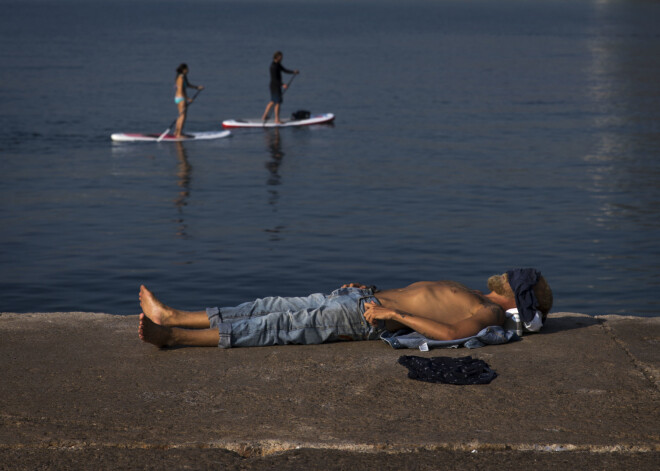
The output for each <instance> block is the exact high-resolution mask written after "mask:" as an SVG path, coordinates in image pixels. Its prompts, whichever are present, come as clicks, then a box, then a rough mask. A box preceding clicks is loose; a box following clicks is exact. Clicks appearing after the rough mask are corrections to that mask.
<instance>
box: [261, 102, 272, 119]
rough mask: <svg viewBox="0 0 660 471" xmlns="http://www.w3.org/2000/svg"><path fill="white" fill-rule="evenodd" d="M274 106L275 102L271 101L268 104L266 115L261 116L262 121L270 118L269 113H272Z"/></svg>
mask: <svg viewBox="0 0 660 471" xmlns="http://www.w3.org/2000/svg"><path fill="white" fill-rule="evenodd" d="M272 107H273V102H272V101H269V102H268V104H267V105H266V111H264V115H263V116H262V117H261V120H262V121H266V120H267V119H268V113H270V109H271V108H272Z"/></svg>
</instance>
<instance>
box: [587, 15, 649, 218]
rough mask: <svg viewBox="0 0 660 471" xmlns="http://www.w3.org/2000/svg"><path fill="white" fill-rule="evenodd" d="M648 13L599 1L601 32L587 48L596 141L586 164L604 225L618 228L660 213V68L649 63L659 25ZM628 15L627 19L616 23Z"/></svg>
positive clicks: (598, 30)
mask: <svg viewBox="0 0 660 471" xmlns="http://www.w3.org/2000/svg"><path fill="white" fill-rule="evenodd" d="M643 12H644V8H641V9H640V8H639V5H638V4H636V2H631V3H625V2H624V3H620V2H614V3H609V2H599V3H598V4H597V5H596V14H597V16H598V18H599V21H598V22H596V23H595V24H596V25H598V26H597V28H596V29H595V30H594V31H592V34H591V38H590V40H589V42H588V47H589V49H590V52H591V56H592V61H591V64H590V66H589V69H588V73H589V75H590V80H589V83H590V89H589V92H590V93H589V95H590V98H591V100H592V102H593V104H594V107H595V111H596V112H595V114H594V121H593V126H594V128H595V130H596V139H597V140H596V142H595V145H594V147H593V148H592V149H591V150H590V152H589V153H588V154H587V155H586V156H585V161H586V162H588V163H589V164H590V166H589V168H588V172H589V176H590V178H591V191H592V192H593V193H594V195H595V197H596V198H598V200H599V205H600V211H601V214H600V216H598V217H597V221H598V223H599V224H601V225H605V226H606V227H608V228H616V227H619V226H620V225H621V224H622V219H628V220H629V221H631V222H634V223H635V224H636V226H637V227H643V226H645V225H648V218H649V216H653V215H657V209H658V208H657V200H658V187H659V186H660V171H659V170H658V166H657V163H656V162H657V159H656V152H657V148H658V145H659V141H660V138H659V135H658V133H657V123H658V122H659V121H660V113H659V108H658V98H657V97H658V94H657V87H656V84H657V79H658V78H659V77H660V63H658V61H653V60H649V59H650V58H651V57H657V56H658V54H660V43H658V41H657V31H656V28H657V26H656V25H655V24H654V23H653V22H652V21H649V20H647V19H645V18H644V13H643ZM622 15H623V17H624V18H628V21H619V22H613V21H609V20H610V18H611V17H621V16H622ZM614 26H616V29H613V28H614ZM653 219H654V220H655V221H656V222H655V223H652V225H655V227H657V218H653Z"/></svg>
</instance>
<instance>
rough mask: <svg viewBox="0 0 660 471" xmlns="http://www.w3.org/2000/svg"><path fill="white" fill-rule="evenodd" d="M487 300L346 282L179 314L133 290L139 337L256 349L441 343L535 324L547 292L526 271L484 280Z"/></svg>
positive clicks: (455, 290) (454, 286)
mask: <svg viewBox="0 0 660 471" xmlns="http://www.w3.org/2000/svg"><path fill="white" fill-rule="evenodd" d="M487 285H488V288H489V289H490V290H491V292H490V293H489V294H487V295H484V294H482V293H481V292H479V291H476V290H472V289H469V288H468V287H467V286H464V285H462V284H460V283H457V282H454V281H420V282H417V283H413V284H411V285H409V286H406V287H405V288H400V289H391V290H384V291H379V290H377V289H376V288H375V287H368V286H365V285H363V284H360V283H349V284H346V285H344V286H342V287H341V288H339V289H337V290H335V291H333V292H332V293H331V294H330V295H325V294H321V293H317V294H312V295H310V296H307V297H300V298H282V297H269V298H262V299H257V300H255V301H252V302H247V303H243V304H240V305H239V306H236V307H226V308H225V307H223V308H217V307H214V308H207V309H206V310H204V311H183V310H179V309H174V308H171V307H168V306H166V305H165V304H163V303H162V302H160V301H159V300H158V299H157V298H156V297H155V296H154V295H153V293H152V292H151V291H149V290H148V289H147V288H146V287H144V286H141V287H140V306H141V308H142V314H140V324H139V328H138V333H139V337H140V339H142V340H143V341H145V342H149V343H151V344H154V345H156V346H158V347H171V346H175V345H188V346H197V347H221V348H231V347H257V346H267V345H283V344H304V345H311V344H320V343H324V342H334V341H341V340H373V339H377V338H379V337H380V335H381V334H382V333H384V332H385V331H389V332H397V331H399V330H400V329H402V328H408V329H412V330H414V331H416V332H418V333H419V334H421V335H422V336H424V337H426V338H428V339H433V340H440V341H443V340H444V341H450V340H456V339H465V338H468V337H471V336H475V335H477V333H479V332H480V331H482V329H485V328H487V327H491V326H502V325H503V324H504V323H505V321H506V315H505V311H506V310H508V309H512V308H516V307H517V308H518V310H519V312H520V313H521V317H523V318H524V319H526V313H527V312H528V311H529V312H531V313H532V315H533V316H534V318H536V317H538V318H539V319H538V320H539V322H542V321H544V320H545V317H546V315H547V314H548V312H549V311H550V308H551V307H552V290H551V289H550V286H549V285H548V283H547V282H546V280H545V278H543V276H541V273H540V272H538V271H537V270H534V269H532V268H525V269H516V270H510V271H508V272H506V273H504V274H502V275H495V276H491V277H490V278H489V279H488V283H487Z"/></svg>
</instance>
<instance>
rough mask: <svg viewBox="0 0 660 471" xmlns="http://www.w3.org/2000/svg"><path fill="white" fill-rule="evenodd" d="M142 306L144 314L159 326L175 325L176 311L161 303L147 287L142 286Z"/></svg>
mask: <svg viewBox="0 0 660 471" xmlns="http://www.w3.org/2000/svg"><path fill="white" fill-rule="evenodd" d="M140 306H141V307H142V312H143V313H144V314H145V315H146V316H147V317H148V318H149V319H151V320H152V321H153V322H155V323H156V324H158V325H163V326H169V325H173V320H174V317H175V312H174V309H172V308H170V307H167V306H165V305H164V304H163V303H161V302H160V301H159V300H158V299H156V297H155V296H154V294H153V293H152V292H151V291H149V290H148V289H147V288H146V286H144V285H141V286H140Z"/></svg>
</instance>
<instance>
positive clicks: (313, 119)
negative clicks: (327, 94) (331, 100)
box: [222, 113, 335, 128]
mask: <svg viewBox="0 0 660 471" xmlns="http://www.w3.org/2000/svg"><path fill="white" fill-rule="evenodd" d="M334 119H335V115H334V114H332V113H323V114H317V115H313V116H310V117H309V118H307V119H284V120H282V124H275V122H273V121H271V120H269V121H266V122H265V123H264V122H263V121H262V120H260V119H228V120H226V121H223V122H222V126H223V127H225V128H286V127H292V126H309V125H312V124H327V123H331V122H332V121H333V120H334Z"/></svg>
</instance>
